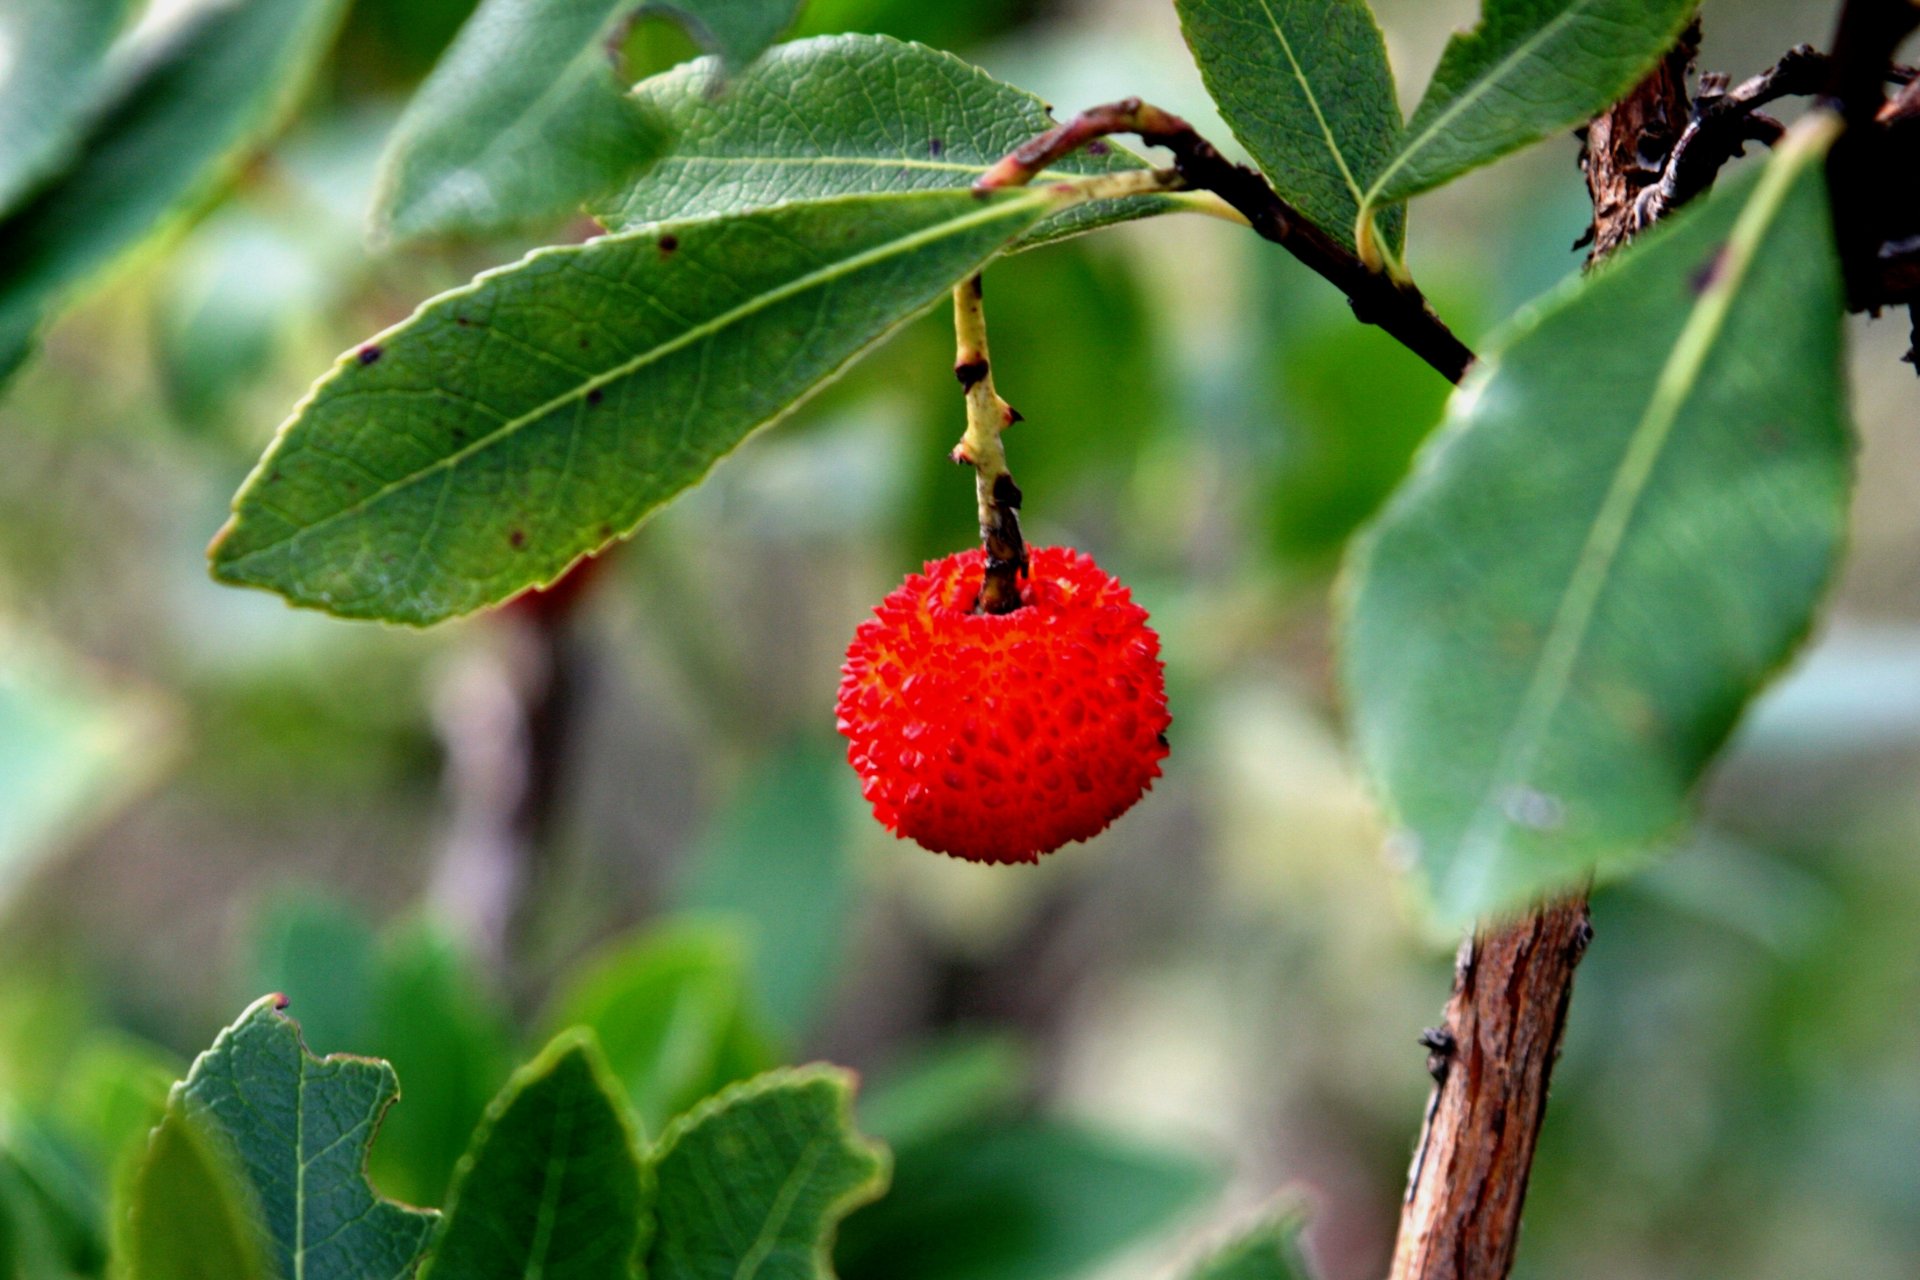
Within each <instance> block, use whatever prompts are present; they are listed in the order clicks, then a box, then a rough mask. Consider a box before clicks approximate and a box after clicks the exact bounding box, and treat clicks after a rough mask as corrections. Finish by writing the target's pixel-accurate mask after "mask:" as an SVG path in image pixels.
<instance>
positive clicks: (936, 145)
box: [927, 138, 947, 159]
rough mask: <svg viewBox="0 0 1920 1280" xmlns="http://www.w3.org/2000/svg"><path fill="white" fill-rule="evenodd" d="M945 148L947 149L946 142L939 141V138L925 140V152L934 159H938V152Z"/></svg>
mask: <svg viewBox="0 0 1920 1280" xmlns="http://www.w3.org/2000/svg"><path fill="white" fill-rule="evenodd" d="M946 149H947V144H946V143H944V142H942V141H940V139H938V138H929V139H928V140H927V154H928V155H930V156H933V157H934V158H935V159H938V158H939V156H940V153H941V152H943V151H945V150H946Z"/></svg>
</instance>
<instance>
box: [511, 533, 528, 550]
mask: <svg viewBox="0 0 1920 1280" xmlns="http://www.w3.org/2000/svg"><path fill="white" fill-rule="evenodd" d="M507 541H508V542H511V543H512V544H513V545H514V546H516V547H524V546H526V545H527V531H526V530H525V529H515V530H514V531H513V532H511V533H509V534H508V535H507Z"/></svg>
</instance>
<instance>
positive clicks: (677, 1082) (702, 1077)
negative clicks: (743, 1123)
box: [546, 925, 772, 1132]
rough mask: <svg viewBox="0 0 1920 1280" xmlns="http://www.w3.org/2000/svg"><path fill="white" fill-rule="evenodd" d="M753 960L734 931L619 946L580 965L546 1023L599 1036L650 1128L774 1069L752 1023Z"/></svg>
mask: <svg viewBox="0 0 1920 1280" xmlns="http://www.w3.org/2000/svg"><path fill="white" fill-rule="evenodd" d="M745 1000H746V980H745V960H744V957H743V956H742V949H741V945H740V939H739V937H738V936H737V935H736V934H735V933H733V931H731V930H729V929H723V928H717V927H709V926H700V925H682V926H680V927H677V928H667V929H657V930H654V931H652V932H650V933H647V934H644V935H642V936H641V937H639V938H638V939H636V940H634V941H632V942H627V943H622V944H619V945H616V946H615V947H613V948H611V949H610V950H608V951H606V952H605V953H603V954H602V955H601V956H599V957H598V958H596V959H594V960H592V961H589V962H588V963H587V964H585V965H583V966H581V968H580V969H579V971H578V972H577V973H576V974H575V975H574V977H573V979H572V981H571V982H570V983H569V984H568V985H567V987H566V988H565V989H564V990H563V991H561V992H560V994H559V995H558V996H557V997H556V999H555V1002H554V1009H553V1013H552V1014H551V1015H550V1016H549V1017H548V1018H547V1019H546V1022H547V1025H549V1026H551V1027H553V1028H555V1029H559V1028H565V1027H586V1028H588V1029H590V1030H592V1031H593V1032H595V1033H596V1035H597V1036H598V1039H599V1043H600V1044H601V1046H602V1047H603V1048H604V1050H605V1053H606V1057H607V1061H608V1063H609V1064H610V1066H611V1068H612V1070H613V1073H614V1075H615V1076H616V1077H617V1078H618V1079H619V1081H620V1082H621V1084H623V1085H624V1086H625V1087H626V1089H627V1094H628V1096H629V1097H630V1098H631V1099H632V1101H633V1105H634V1109H635V1110H636V1111H638V1112H639V1113H640V1118H641V1120H642V1122H643V1123H645V1124H646V1126H647V1127H648V1128H649V1129H652V1130H654V1131H656V1132H657V1131H658V1130H659V1129H660V1127H661V1126H663V1125H665V1124H666V1122H667V1121H668V1119H670V1118H671V1117H673V1116H675V1115H677V1114H679V1113H680V1112H681V1111H683V1110H685V1109H686V1108H687V1107H690V1106H692V1105H693V1104H694V1103H695V1102H697V1101H698V1100H700V1099H701V1098H704V1097H705V1096H707V1095H708V1094H710V1093H712V1092H713V1091H714V1090H716V1089H718V1088H720V1087H721V1086H722V1085H726V1084H730V1083H732V1082H733V1081H735V1080H738V1079H741V1078H743V1077H744V1076H747V1075H752V1074H754V1073H755V1072H756V1071H760V1070H764V1069H765V1068H766V1067H768V1066H770V1065H772V1064H771V1062H770V1061H768V1057H769V1055H768V1054H766V1053H765V1051H764V1050H760V1051H754V1050H752V1049H748V1051H747V1052H746V1053H745V1054H744V1055H743V1054H742V1042H743V1041H745V1042H746V1043H747V1044H748V1045H751V1044H752V1043H753V1042H755V1041H756V1040H757V1037H756V1036H755V1034H754V1033H753V1031H752V1030H751V1027H750V1024H748V1022H747V1013H746V1008H745Z"/></svg>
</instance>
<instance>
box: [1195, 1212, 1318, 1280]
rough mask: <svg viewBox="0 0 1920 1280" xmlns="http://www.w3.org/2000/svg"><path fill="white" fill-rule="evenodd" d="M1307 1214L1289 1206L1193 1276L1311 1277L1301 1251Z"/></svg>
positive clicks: (1225, 1279) (1243, 1279) (1198, 1279)
mask: <svg viewBox="0 0 1920 1280" xmlns="http://www.w3.org/2000/svg"><path fill="white" fill-rule="evenodd" d="M1304 1217H1305V1215H1304V1214H1302V1213H1301V1211H1300V1210H1299V1209H1297V1208H1294V1207H1292V1206H1289V1207H1287V1208H1284V1209H1281V1210H1279V1211H1277V1212H1275V1213H1274V1214H1273V1215H1272V1216H1271V1217H1269V1218H1268V1219H1267V1220H1266V1221H1265V1222H1262V1223H1261V1224H1260V1225H1259V1226H1257V1227H1255V1228H1253V1229H1252V1230H1251V1231H1248V1232H1245V1233H1244V1234H1242V1235H1241V1236H1239V1237H1238V1238H1237V1239H1235V1240H1233V1241H1232V1242H1231V1243H1229V1244H1227V1245H1225V1246H1223V1247H1221V1248H1220V1249H1219V1250H1217V1251H1216V1252H1214V1253H1213V1254H1212V1255H1210V1256H1209V1257H1208V1258H1207V1260H1206V1261H1205V1262H1202V1263H1201V1264H1200V1266H1199V1267H1198V1268H1196V1269H1195V1270H1194V1272H1193V1276H1192V1280H1309V1277H1311V1275H1312V1274H1313V1273H1312V1272H1311V1271H1309V1270H1308V1268H1307V1261H1306V1259H1305V1258H1304V1257H1302V1256H1301V1253H1300V1238H1299V1237H1300V1228H1301V1226H1302V1224H1303V1221H1304Z"/></svg>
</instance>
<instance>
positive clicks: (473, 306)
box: [212, 191, 1057, 624]
mask: <svg viewBox="0 0 1920 1280" xmlns="http://www.w3.org/2000/svg"><path fill="white" fill-rule="evenodd" d="M1055 199H1056V197H1052V196H1050V195H1048V194H1047V193H1045V192H1039V191H1033V192H1021V193H1018V194H1014V195H1010V196H1005V197H1001V198H997V199H992V200H980V199H976V198H975V197H973V196H971V195H967V194H963V193H958V192H911V193H905V194H899V195H881V196H862V197H854V198H850V199H843V200H839V201H822V202H818V203H811V204H805V205H793V206H787V207H783V208H777V209H769V210H763V211H759V212H755V213H748V214H741V215H738V216H734V217H721V218H711V219H703V220H696V221H685V222H673V223H662V224H657V225H653V226H649V227H646V228H643V229H639V230H635V231H631V232H627V233H624V234H620V235H613V236H607V237H604V238H601V239H598V240H594V241H591V242H589V243H587V244H584V245H578V246H565V247H559V248H552V249H543V250H539V251H537V252H535V253H533V254H531V255H529V256H528V257H527V258H525V259H523V260H522V261H521V262H519V263H517V264H515V265H513V266H510V267H506V268H502V269H500V270H498V271H493V272H489V273H487V274H485V275H483V276H481V277H479V279H477V280H476V281H474V283H473V284H471V285H469V286H467V287H465V288H463V289H457V290H454V291H453V292H451V293H447V294H443V295H441V296H440V297H439V298H436V299H434V300H433V301H431V302H429V303H427V304H426V305H425V306H424V307H422V308H421V310H420V311H419V312H417V313H416V314H415V315H414V316H413V317H412V318H411V319H409V320H406V321H404V322H402V323H401V324H400V325H398V326H396V327H395V328H393V329H390V330H388V331H387V332H386V333H384V334H381V335H379V336H378V337H376V338H374V339H373V340H372V341H371V342H368V343H366V344H364V345H362V346H361V347H359V348H357V349H356V350H354V351H351V352H349V353H347V354H346V355H345V356H343V357H342V358H341V360H340V362H339V363H338V364H337V365H336V366H335V368H334V369H333V370H332V371H331V372H330V373H328V374H327V375H326V376H325V377H323V378H322V379H321V380H320V382H319V383H318V384H317V385H316V386H315V387H314V389H313V390H312V392H310V393H309V394H308V396H307V398H306V400H304V401H303V402H302V403H301V405H300V406H299V407H298V408H297V410H296V411H295V414H294V416H293V418H292V419H291V420H290V421H289V422H288V423H287V424H286V425H285V426H284V427H283V428H282V430H281V434H280V436H279V438H278V439H277V440H276V441H275V443H274V445H273V447H272V448H271V449H270V450H269V451H268V453H267V456H266V457H265V458H264V459H263V460H262V461H261V463H260V465H259V467H258V468H257V469H256V470H255V472H254V474H253V476H252V477H251V478H250V479H249V481H248V482H247V485H246V487H245V488H244V489H243V490H242V491H241V493H240V495H239V497H238V498H237V499H236V500H235V514H234V518H233V519H232V520H231V521H230V522H229V524H228V526H227V528H226V529H225V530H224V531H223V532H222V534H221V536H220V538H219V539H218V540H217V542H216V544H215V546H214V548H213V552H212V555H213V564H214V572H215V574H216V576H218V577H220V578H223V579H225V580H226V581H229V582H235V583H243V584H249V585H256V586H264V587H270V588H272V589H274V590H276V591H279V592H281V593H282V594H284V595H286V596H287V597H288V598H289V599H290V600H292V601H293V602H294V603H296V604H302V605H309V606H313V607H316V608H324V609H326V610H328V611H330V612H333V613H336V614H340V615H342V616H346V617H361V618H383V619H387V620H391V621H397V622H408V623H414V624H425V623H430V622H434V621H438V620H439V619H441V618H445V617H449V616H451V615H454V614H457V613H463V612H466V611H468V610H471V609H475V608H478V607H480V606H482V605H486V604H492V603H495V602H497V601H499V600H503V599H505V598H506V597H508V596H510V595H512V594H513V593H514V592H515V591H518V590H520V589H521V588H523V587H525V586H528V585H529V584H532V583H544V582H550V581H552V580H553V579H554V578H555V577H557V576H558V575H559V574H560V572H561V571H562V570H564V569H565V568H566V567H567V566H568V565H569V564H570V563H572V562H573V561H574V560H575V559H577V558H579V557H580V556H582V555H584V554H586V553H588V552H590V551H593V550H596V549H597V548H599V547H601V546H604V545H605V544H606V543H608V542H609V541H611V540H613V539H614V538H616V537H619V536H621V535H624V534H626V533H629V532H631V531H632V530H633V528H634V527H635V526H636V525H638V524H639V522H640V521H641V520H642V519H643V518H644V517H645V516H646V515H647V514H648V513H649V512H650V511H652V510H653V509H654V508H655V507H657V506H659V505H660V504H661V503H663V502H665V501H666V500H667V499H668V498H670V497H672V496H673V495H674V494H676V493H678V492H679V491H680V490H682V489H684V488H686V487H687V486H689V485H691V484H693V483H694V482H695V481H697V480H698V479H700V477H701V476H703V475H704V474H705V473H706V472H707V470H708V469H709V468H710V467H711V466H712V465H713V464H714V463H715V462H716V461H718V460H719V458H720V457H721V456H722V455H724V454H725V453H727V452H729V451H730V450H732V449H733V448H734V447H735V446H737V445H738V444H739V443H740V442H741V441H742V440H744V439H745V438H746V437H747V435H749V434H750V433H751V432H752V431H753V430H754V429H755V428H757V427H759V426H762V425H764V424H765V423H767V422H769V421H771V420H773V419H774V418H776V417H778V416H780V415H781V414H782V413H784V412H785V411H786V410H788V409H789V408H791V407H792V406H793V405H794V404H795V403H797V402H798V401H799V400H800V399H801V398H803V397H804V396H805V395H806V394H807V393H808V392H810V391H811V390H813V389H814V388H815V387H816V386H818V385H819V384H820V383H821V382H823V381H825V380H826V379H827V378H829V377H831V376H832V375H833V374H834V373H836V372H837V371H838V370H839V369H840V368H841V367H842V366H843V365H845V364H846V363H847V362H848V361H849V360H851V359H852V358H853V357H854V356H855V355H857V354H859V353H860V352H861V351H862V350H863V349H865V348H866V347H868V346H869V345H871V344H872V343H873V342H875V341H876V340H877V339H879V338H880V337H882V336H884V335H885V334H886V333H888V332H889V331H890V330H892V329H893V328H894V327H895V326H897V325H898V324H900V323H901V322H902V321H904V320H906V319H907V318H908V317H910V316H912V315H913V314H914V313H916V312H917V311H919V310H920V309H921V308H923V307H925V306H927V305H928V304H929V303H932V302H934V301H935V300H936V299H938V298H940V297H941V296H942V295H944V294H945V292H946V291H947V290H948V289H949V288H951V287H952V286H953V285H954V284H955V283H956V282H958V281H959V280H961V279H963V278H965V277H966V276H967V274H968V273H970V272H971V271H973V270H975V269H976V268H977V267H979V266H980V265H981V264H982V263H984V262H985V261H986V260H987V259H988V258H990V257H992V256H993V255H994V254H995V253H997V252H999V251H1000V250H1001V249H1002V248H1003V247H1004V246H1005V245H1006V244H1007V243H1008V242H1009V241H1010V240H1012V239H1013V238H1014V237H1015V236H1017V235H1019V234H1020V233H1021V232H1023V231H1025V230H1026V229H1028V228H1029V227H1031V226H1032V225H1033V224H1034V223H1035V222H1037V221H1038V220H1039V219H1040V218H1041V217H1043V216H1045V214H1046V213H1048V212H1049V211H1050V210H1051V209H1053V208H1055V207H1057V206H1056V205H1055V204H1054V203H1053V201H1054V200H1055Z"/></svg>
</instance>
